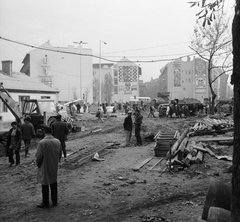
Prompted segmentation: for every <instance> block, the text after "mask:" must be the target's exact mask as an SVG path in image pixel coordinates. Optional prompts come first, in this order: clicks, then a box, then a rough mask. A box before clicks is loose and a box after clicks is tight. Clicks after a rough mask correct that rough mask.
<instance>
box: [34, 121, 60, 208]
mask: <svg viewBox="0 0 240 222" xmlns="http://www.w3.org/2000/svg"><path fill="white" fill-rule="evenodd" d="M44 130H45V137H44V138H43V139H42V140H41V141H40V142H39V143H38V146H37V152H36V164H37V167H38V169H37V181H38V182H39V183H40V184H41V185H42V203H41V204H40V205H37V207H39V208H48V207H49V186H50V189H51V200H52V206H53V207H55V206H57V204H58V201H57V199H58V198H57V197H58V195H57V173H58V162H59V153H60V150H61V143H60V141H59V140H58V139H56V138H54V137H53V136H52V135H51V133H52V129H51V127H48V126H47V127H45V129H44Z"/></svg>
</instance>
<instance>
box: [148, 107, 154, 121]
mask: <svg viewBox="0 0 240 222" xmlns="http://www.w3.org/2000/svg"><path fill="white" fill-rule="evenodd" d="M154 112H155V108H154V107H153V106H152V105H151V106H150V112H149V114H148V118H149V117H150V116H152V117H153V118H156V116H155V115H154Z"/></svg>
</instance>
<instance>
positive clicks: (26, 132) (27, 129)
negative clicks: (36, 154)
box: [20, 116, 36, 157]
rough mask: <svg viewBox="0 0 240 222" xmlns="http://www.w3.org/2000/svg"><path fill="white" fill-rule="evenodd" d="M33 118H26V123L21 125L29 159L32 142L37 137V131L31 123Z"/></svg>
mask: <svg viewBox="0 0 240 222" xmlns="http://www.w3.org/2000/svg"><path fill="white" fill-rule="evenodd" d="M30 120H31V117H30V116H26V117H25V119H24V123H23V124H22V125H21V128H20V129H21V132H22V139H23V141H24V145H25V157H27V155H28V152H29V147H30V143H31V140H32V139H33V138H35V137H36V134H35V129H34V127H33V124H32V123H31V122H30Z"/></svg>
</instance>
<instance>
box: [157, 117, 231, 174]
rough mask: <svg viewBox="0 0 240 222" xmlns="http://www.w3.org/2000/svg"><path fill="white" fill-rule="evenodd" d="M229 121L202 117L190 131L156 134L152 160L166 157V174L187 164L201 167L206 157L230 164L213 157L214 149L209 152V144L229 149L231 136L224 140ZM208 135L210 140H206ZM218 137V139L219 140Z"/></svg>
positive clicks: (228, 128) (221, 157)
mask: <svg viewBox="0 0 240 222" xmlns="http://www.w3.org/2000/svg"><path fill="white" fill-rule="evenodd" d="M233 126H234V124H233V120H232V119H231V117H227V118H223V117H217V116H213V117H209V116H207V117H205V118H203V119H200V120H197V121H196V122H195V123H194V125H193V126H192V127H189V128H186V129H185V130H184V131H183V133H182V134H180V133H179V132H178V135H177V137H176V134H177V132H175V134H174V133H170V134H164V133H161V131H159V132H158V133H157V134H156V136H155V137H154V139H155V146H154V151H155V156H161V157H164V155H165V157H167V159H168V161H167V162H166V165H167V168H168V169H169V170H173V171H178V170H180V169H183V168H185V167H189V166H190V165H191V164H201V163H203V161H204V155H205V154H209V155H211V156H212V157H215V158H217V159H221V160H228V161H231V160H232V156H226V155H217V154H215V153H214V151H215V149H216V147H215V148H213V150H212V149H211V145H210V144H211V143H213V142H215V143H216V142H219V143H220V142H222V141H224V142H225V143H224V144H227V143H228V142H229V145H232V144H231V142H232V141H233V136H224V135H222V134H225V133H227V132H229V131H231V130H232V129H233ZM209 135H210V137H209ZM219 135H220V136H219Z"/></svg>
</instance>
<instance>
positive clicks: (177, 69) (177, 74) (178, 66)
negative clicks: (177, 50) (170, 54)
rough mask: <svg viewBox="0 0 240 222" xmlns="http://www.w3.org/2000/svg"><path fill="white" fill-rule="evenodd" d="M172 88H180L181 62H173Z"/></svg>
mask: <svg viewBox="0 0 240 222" xmlns="http://www.w3.org/2000/svg"><path fill="white" fill-rule="evenodd" d="M173 74H174V78H173V86H174V87H180V86H181V60H175V61H174V62H173Z"/></svg>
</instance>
